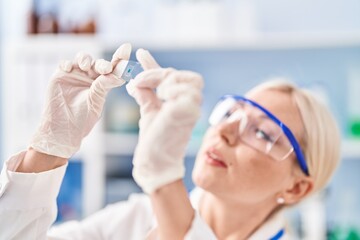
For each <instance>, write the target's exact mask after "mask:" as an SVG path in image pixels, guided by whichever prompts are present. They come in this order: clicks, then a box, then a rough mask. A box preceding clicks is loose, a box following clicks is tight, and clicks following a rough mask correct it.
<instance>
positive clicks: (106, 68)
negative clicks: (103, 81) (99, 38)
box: [94, 59, 113, 75]
mask: <svg viewBox="0 0 360 240" xmlns="http://www.w3.org/2000/svg"><path fill="white" fill-rule="evenodd" d="M112 70H113V67H112V64H111V62H108V61H106V60H105V59H97V60H96V61H95V64H94V71H95V72H96V73H98V74H102V75H103V74H108V73H111V72H112Z"/></svg>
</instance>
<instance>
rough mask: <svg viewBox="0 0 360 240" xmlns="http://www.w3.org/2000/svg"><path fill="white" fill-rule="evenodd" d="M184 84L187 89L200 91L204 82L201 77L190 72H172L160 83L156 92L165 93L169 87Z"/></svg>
mask: <svg viewBox="0 0 360 240" xmlns="http://www.w3.org/2000/svg"><path fill="white" fill-rule="evenodd" d="M177 84H185V85H188V86H189V87H192V88H195V89H199V90H201V89H202V88H203V87H204V80H203V78H202V76H201V75H200V74H198V73H196V72H192V71H173V72H171V73H170V74H169V75H168V77H167V78H166V79H164V81H162V82H161V83H160V84H159V86H158V88H157V91H158V92H160V93H161V92H166V88H168V87H169V86H173V85H177Z"/></svg>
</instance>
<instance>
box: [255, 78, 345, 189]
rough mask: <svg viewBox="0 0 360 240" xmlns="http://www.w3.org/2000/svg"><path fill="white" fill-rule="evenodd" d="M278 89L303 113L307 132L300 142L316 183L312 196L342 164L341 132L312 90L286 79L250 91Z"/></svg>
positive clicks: (274, 80)
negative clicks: (287, 95)
mask: <svg viewBox="0 0 360 240" xmlns="http://www.w3.org/2000/svg"><path fill="white" fill-rule="evenodd" d="M263 90H276V91H281V92H285V93H288V94H290V96H291V98H292V99H293V101H294V103H295V104H296V106H297V107H298V110H299V112H300V115H301V118H302V123H303V126H304V133H303V136H302V139H298V141H299V144H300V145H301V148H302V150H303V153H304V156H305V159H306V162H307V164H308V168H309V173H310V176H311V177H312V178H313V180H314V188H313V190H312V193H315V192H317V191H318V190H321V189H322V188H324V187H325V186H326V184H327V183H328V182H329V181H330V179H331V177H332V175H333V174H334V172H335V170H336V168H337V166H338V164H339V162H340V144H341V140H340V133H339V129H338V126H337V124H336V121H335V119H334V117H333V116H332V114H331V113H330V111H329V110H328V108H327V106H326V105H325V103H323V102H322V101H320V99H317V98H316V96H314V95H313V94H312V93H311V92H310V91H309V90H305V89H301V88H299V87H297V86H296V85H294V84H292V83H291V82H289V81H288V80H286V79H272V80H269V81H266V82H264V83H262V84H260V85H258V86H256V87H255V88H253V89H251V90H250V92H257V91H263Z"/></svg>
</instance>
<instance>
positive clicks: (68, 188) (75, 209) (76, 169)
mask: <svg viewBox="0 0 360 240" xmlns="http://www.w3.org/2000/svg"><path fill="white" fill-rule="evenodd" d="M82 177H83V162H82V161H72V160H70V161H69V165H68V167H67V170H66V174H65V176H64V180H63V182H62V185H61V188H60V193H59V196H58V198H57V206H58V216H57V218H56V222H63V221H67V220H73V219H80V218H81V217H82V198H83V195H82V193H83V183H82Z"/></svg>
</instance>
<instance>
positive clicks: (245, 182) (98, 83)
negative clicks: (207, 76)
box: [0, 45, 340, 239]
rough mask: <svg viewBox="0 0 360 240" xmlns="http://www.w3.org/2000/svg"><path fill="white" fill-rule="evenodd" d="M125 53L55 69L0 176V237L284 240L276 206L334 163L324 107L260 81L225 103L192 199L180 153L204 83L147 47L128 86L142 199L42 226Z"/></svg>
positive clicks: (296, 196)
mask: <svg viewBox="0 0 360 240" xmlns="http://www.w3.org/2000/svg"><path fill="white" fill-rule="evenodd" d="M130 51H131V48H130V46H129V45H123V46H122V47H120V49H119V50H118V51H117V52H116V53H115V54H114V57H113V60H112V61H111V63H108V62H104V61H98V62H97V64H93V61H92V60H91V58H90V57H89V56H87V55H79V56H78V57H77V58H76V60H75V61H74V63H72V64H69V63H65V64H63V66H62V70H60V73H59V72H58V73H57V74H55V76H54V80H53V81H52V84H51V85H50V86H51V87H50V90H49V97H48V100H47V102H48V103H47V107H46V110H45V112H44V116H43V118H42V122H41V124H40V127H39V130H38V131H37V133H36V134H35V137H34V139H33V140H32V142H31V144H30V146H31V147H30V148H29V150H28V151H25V152H23V153H20V154H18V155H15V156H14V157H12V158H10V159H9V160H8V161H7V162H6V163H5V166H4V168H3V171H2V175H1V177H2V182H1V183H2V184H3V186H4V187H3V188H2V189H1V191H0V210H1V213H0V214H1V215H0V216H1V222H0V228H1V229H0V236H1V238H4V239H12V238H17V239H45V238H49V239H286V238H287V237H289V236H287V232H286V229H284V222H283V218H282V209H284V208H286V206H290V205H293V204H296V203H298V202H299V201H301V200H303V199H304V198H305V197H307V196H308V195H309V194H311V193H314V192H317V191H319V190H320V189H322V188H323V187H324V186H325V185H326V183H327V182H328V181H329V179H330V177H331V175H332V174H333V172H334V170H335V169H336V166H337V164H338V161H339V144H340V142H339V133H338V130H337V127H336V124H335V122H334V120H333V118H332V117H331V115H330V113H329V112H328V110H327V109H326V108H325V107H324V106H323V105H322V104H320V103H319V102H318V101H316V100H315V99H314V98H313V97H312V96H311V95H310V94H309V93H307V92H306V91H304V90H301V89H298V88H296V87H294V86H293V85H291V84H289V83H286V82H278V81H275V82H274V81H273V82H267V83H265V84H262V85H259V86H258V87H256V88H254V89H252V90H251V91H249V92H248V93H247V94H246V98H244V97H241V96H233V95H231V96H230V95H228V96H224V97H223V98H222V99H220V101H219V103H218V105H217V106H216V107H215V108H214V110H213V113H212V114H211V116H210V119H209V120H210V123H211V125H212V126H211V127H210V128H209V129H208V131H207V133H206V135H205V137H204V140H203V144H202V146H201V148H200V150H199V153H198V155H197V159H196V164H195V168H194V171H193V179H194V182H195V184H196V185H197V186H198V187H199V188H196V189H195V190H194V191H193V192H192V193H191V196H190V199H189V198H188V196H187V193H186V189H185V187H184V184H183V183H182V180H181V179H182V177H183V176H184V167H183V157H184V152H185V148H186V144H187V142H188V140H189V138H190V135H191V131H192V129H193V127H194V125H195V123H196V120H197V118H198V116H199V112H200V104H201V89H202V85H203V83H202V79H201V76H199V75H198V74H196V73H193V72H189V71H177V70H174V69H163V68H160V67H159V65H158V64H157V63H156V61H155V60H154V59H153V58H152V56H151V55H150V54H149V53H148V52H147V51H144V50H138V52H137V59H138V61H139V62H140V63H141V64H142V66H143V68H144V70H145V71H144V72H143V73H141V74H139V75H138V76H137V77H136V78H135V79H133V80H132V81H131V82H130V83H129V84H128V86H127V89H128V92H129V94H130V95H132V96H133V97H134V98H135V99H136V101H137V102H138V104H139V105H140V112H141V120H140V136H139V143H138V146H137V148H136V151H135V154H134V160H133V163H134V170H133V176H134V179H135V180H136V182H137V183H138V184H139V185H140V186H141V187H142V189H143V190H144V192H146V193H147V195H144V194H141V195H134V196H132V197H130V199H129V200H128V201H127V202H121V203H117V204H114V205H110V206H108V207H107V208H105V209H104V210H101V211H99V212H98V213H96V214H94V215H92V216H90V217H89V218H87V219H85V220H83V221H81V222H75V221H73V222H69V223H65V224H63V225H60V226H58V227H53V228H52V229H51V230H50V231H47V229H48V228H49V226H50V225H51V223H52V222H53V220H54V217H55V215H56V214H55V213H56V211H55V210H56V206H55V204H54V203H55V198H56V196H57V193H58V189H59V186H60V182H61V179H62V177H63V174H64V172H65V169H66V165H67V164H66V163H67V159H68V158H69V157H70V156H71V155H72V154H73V153H74V152H75V151H76V150H77V149H78V148H79V147H80V143H81V139H82V138H83V137H84V136H86V135H87V133H88V132H89V131H90V130H91V128H92V126H93V125H94V124H95V122H96V120H97V119H98V117H99V116H100V114H101V110H102V106H103V103H104V101H105V100H104V99H105V96H106V94H107V92H108V91H109V90H110V89H111V88H112V87H116V86H120V85H122V84H123V83H122V82H121V79H119V78H117V77H116V76H114V75H113V74H111V72H112V69H113V68H114V66H115V65H116V64H117V63H118V62H119V61H120V60H121V59H128V58H129V55H130ZM79 76H80V77H79ZM79 81H80V82H81V84H79ZM54 82H55V83H57V84H54ZM84 83H86V84H84ZM84 85H85V86H84ZM64 88H65V89H66V90H67V91H62V90H64ZM155 89H156V92H155V91H154V90H155ZM64 99H65V100H66V101H64ZM56 101H58V102H56ZM54 102H55V103H56V104H54ZM60 103H62V104H60ZM59 106H66V107H65V108H61V107H59ZM61 109H63V112H62V111H61ZM69 123H70V124H69ZM15 171H16V172H15ZM30 172H35V173H36V174H29V173H30ZM28 189H31V191H30V190H28ZM49 190H51V191H49ZM46 191H48V192H46ZM4 192H5V194H4ZM45 192H46V194H44V193H45ZM5 218H6V220H5ZM9 219H14V220H13V221H9ZM15 219H16V220H17V221H16V222H15V223H14V221H15ZM10 222H11V223H10ZM10 226H11V227H10Z"/></svg>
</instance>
